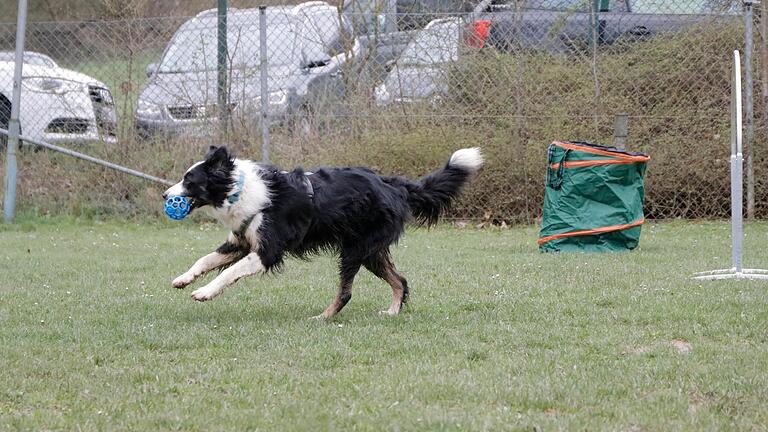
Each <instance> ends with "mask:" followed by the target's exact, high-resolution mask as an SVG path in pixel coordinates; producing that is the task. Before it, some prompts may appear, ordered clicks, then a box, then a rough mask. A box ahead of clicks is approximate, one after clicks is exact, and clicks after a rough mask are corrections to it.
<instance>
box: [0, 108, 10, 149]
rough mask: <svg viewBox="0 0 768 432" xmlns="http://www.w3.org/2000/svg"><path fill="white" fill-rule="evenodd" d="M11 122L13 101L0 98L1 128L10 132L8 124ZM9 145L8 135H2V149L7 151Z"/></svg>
mask: <svg viewBox="0 0 768 432" xmlns="http://www.w3.org/2000/svg"><path fill="white" fill-rule="evenodd" d="M10 120H11V101H9V100H8V99H6V98H5V97H3V96H0V128H2V129H5V130H8V123H9V122H10ZM7 145H8V135H5V134H0V149H5V146H7Z"/></svg>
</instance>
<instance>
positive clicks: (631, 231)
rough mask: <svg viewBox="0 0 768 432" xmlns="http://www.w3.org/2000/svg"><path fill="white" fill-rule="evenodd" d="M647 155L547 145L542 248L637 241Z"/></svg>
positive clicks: (582, 248)
mask: <svg viewBox="0 0 768 432" xmlns="http://www.w3.org/2000/svg"><path fill="white" fill-rule="evenodd" d="M649 159H650V158H649V157H648V156H646V155H644V154H642V153H633V152H627V151H623V150H619V149H616V148H613V147H604V146H599V145H595V144H589V143H583V142H568V141H566V142H554V143H552V144H551V145H550V146H549V151H548V161H547V184H546V190H545V193H544V215H543V218H542V221H541V232H540V235H539V249H540V250H541V251H542V252H614V251H621V250H628V249H634V248H636V247H637V245H638V242H639V241H640V227H641V225H642V223H643V222H644V221H645V219H644V217H643V197H644V194H645V188H644V185H643V174H644V173H645V167H646V162H647V161H648V160H649Z"/></svg>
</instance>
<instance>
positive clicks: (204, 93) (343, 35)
mask: <svg viewBox="0 0 768 432" xmlns="http://www.w3.org/2000/svg"><path fill="white" fill-rule="evenodd" d="M266 15H267V29H268V30H267V62H268V63H267V67H268V76H269V79H268V86H267V87H268V93H267V94H266V95H262V94H261V82H260V71H259V67H260V57H259V50H260V49H259V10H258V9H230V10H229V12H228V16H227V25H228V34H227V44H228V48H229V49H228V58H229V76H228V79H229V98H228V99H229V106H228V107H227V109H228V110H229V112H230V116H231V118H232V119H233V123H234V124H235V125H237V124H238V123H239V124H243V125H245V126H248V125H254V124H257V123H258V122H259V119H260V111H261V99H262V97H266V98H267V100H268V105H269V114H270V118H271V119H272V121H273V122H275V123H280V124H285V125H288V126H292V127H298V128H303V127H306V126H307V125H306V123H307V122H308V121H309V120H308V118H309V117H310V116H311V115H313V114H314V113H315V112H317V111H320V110H323V111H325V110H327V109H330V107H332V106H333V102H334V99H336V98H339V97H341V95H342V94H343V92H344V88H343V80H341V79H340V78H341V71H342V68H343V66H344V65H345V63H346V62H348V61H350V60H352V59H354V58H355V56H357V55H358V54H359V52H360V44H359V42H358V41H357V39H356V38H354V36H353V32H352V29H351V26H350V25H349V23H348V22H347V20H346V18H344V17H340V16H339V13H338V10H337V9H336V8H335V7H333V6H330V5H329V4H327V3H324V2H319V1H314V2H308V3H303V4H300V5H298V6H295V7H288V6H276V7H269V8H267V11H266ZM216 59H217V11H216V10H210V11H205V12H202V13H200V14H198V15H197V16H196V17H194V18H192V19H190V20H189V21H187V22H185V23H184V24H183V25H182V26H181V27H180V28H179V30H178V31H177V32H176V34H175V35H174V36H173V38H172V39H171V41H170V43H169V45H168V47H167V48H166V49H165V52H164V54H163V57H162V60H161V61H160V63H159V65H154V64H153V65H150V66H149V68H148V75H150V79H149V82H148V83H147V85H146V87H145V88H144V89H143V90H142V92H141V95H140V96H139V100H138V106H137V109H136V123H137V127H138V130H139V132H140V134H142V135H144V136H152V135H155V134H157V133H168V134H191V135H208V134H210V132H211V131H212V130H214V129H213V128H211V124H212V122H213V121H216V120H217V118H218V112H219V109H218V107H217V82H218V81H217V71H216V65H217V63H216Z"/></svg>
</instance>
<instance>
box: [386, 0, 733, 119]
mask: <svg viewBox="0 0 768 432" xmlns="http://www.w3.org/2000/svg"><path fill="white" fill-rule="evenodd" d="M591 2H592V0H588V1H585V0H529V1H526V2H520V3H511V4H509V3H497V2H495V0H486V1H484V2H481V3H480V4H478V5H477V7H476V8H475V12H474V13H472V14H471V15H463V16H462V17H453V18H446V19H440V20H435V21H433V22H431V23H430V24H429V25H427V27H425V28H424V29H423V30H421V31H420V32H419V34H418V35H417V36H416V37H414V38H413V39H412V40H411V41H410V43H409V44H408V46H407V47H406V48H405V50H404V51H403V53H402V54H401V55H400V57H399V58H398V60H397V61H396V62H395V64H394V67H393V68H392V70H391V71H390V72H389V73H388V75H387V77H386V78H385V79H384V82H383V83H382V84H381V85H379V86H378V87H377V88H376V92H375V99H376V104H377V105H379V106H383V105H388V104H391V103H409V102H416V101H430V102H435V101H438V100H441V99H442V98H444V97H445V96H446V94H447V92H448V76H449V70H450V66H451V65H452V64H455V63H456V62H457V61H458V60H459V57H460V55H461V53H462V48H463V47H465V46H466V44H464V43H462V41H464V42H466V40H465V39H466V38H465V37H462V35H467V34H470V35H471V34H474V36H473V37H471V38H470V39H469V40H470V41H472V40H475V41H476V42H478V41H479V42H481V45H482V46H488V47H493V48H495V49H498V50H500V51H502V52H508V53H513V54H514V53H515V52H518V51H526V50H528V51H546V52H550V53H567V52H571V51H573V50H574V49H575V48H577V47H579V46H582V47H584V46H587V44H589V42H590V38H591V35H592V31H593V29H594V26H593V25H592V22H591V13H590V10H589V9H590V6H589V5H590V4H591ZM672 3H675V4H674V5H672ZM739 3H740V2H738V1H727V0H691V1H690V2H668V1H665V2H659V1H658V0H609V1H603V2H602V5H603V6H604V9H603V10H602V11H600V13H599V26H598V27H597V28H598V30H599V31H598V37H599V39H598V40H599V43H600V44H613V43H615V42H616V41H618V40H620V38H625V39H626V40H630V41H638V40H643V39H646V38H648V37H651V36H654V35H657V34H659V33H662V32H670V31H675V30H679V29H681V28H684V27H685V26H688V25H692V24H695V23H701V22H707V21H711V20H713V19H718V18H719V17H729V18H733V14H735V13H737V12H738V11H739ZM470 18H471V19H472V21H471V22H468V21H469V19H470ZM479 25H480V27H482V28H483V29H484V30H483V31H481V32H479V31H478V30H479V28H480V27H479ZM488 28H489V29H488ZM468 29H469V30H470V31H469V32H467V30H468ZM486 32H487V33H486ZM480 33H482V34H480ZM468 78H469V77H468ZM469 79H471V78H469Z"/></svg>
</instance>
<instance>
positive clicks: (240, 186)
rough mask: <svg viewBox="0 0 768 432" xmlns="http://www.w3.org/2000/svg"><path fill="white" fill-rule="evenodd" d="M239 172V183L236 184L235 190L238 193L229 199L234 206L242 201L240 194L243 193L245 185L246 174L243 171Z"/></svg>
mask: <svg viewBox="0 0 768 432" xmlns="http://www.w3.org/2000/svg"><path fill="white" fill-rule="evenodd" d="M238 171H239V172H240V177H239V178H238V179H237V183H235V190H236V191H237V192H235V193H233V194H232V195H230V196H228V197H227V201H229V203H230V204H234V203H236V202H238V201H239V200H240V194H241V193H242V192H243V185H244V184H245V172H244V171H243V170H238Z"/></svg>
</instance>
